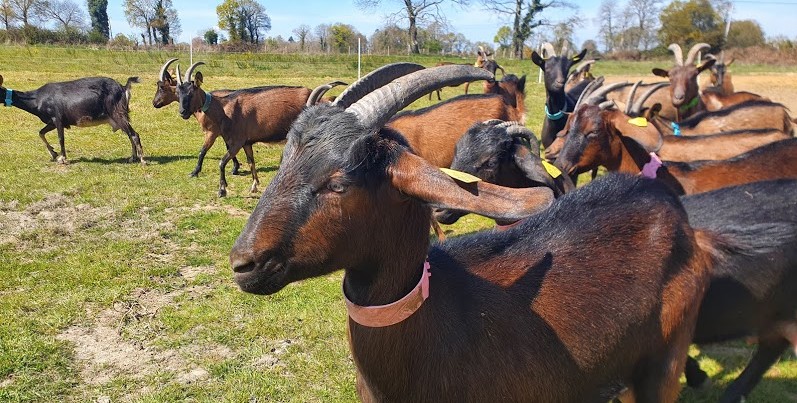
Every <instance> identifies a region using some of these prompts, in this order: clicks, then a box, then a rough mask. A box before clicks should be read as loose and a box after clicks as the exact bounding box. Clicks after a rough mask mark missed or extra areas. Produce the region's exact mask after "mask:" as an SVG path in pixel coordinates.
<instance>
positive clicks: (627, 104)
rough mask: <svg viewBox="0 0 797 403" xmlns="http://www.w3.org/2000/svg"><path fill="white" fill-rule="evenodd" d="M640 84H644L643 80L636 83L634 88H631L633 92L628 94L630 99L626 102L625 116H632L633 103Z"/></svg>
mask: <svg viewBox="0 0 797 403" xmlns="http://www.w3.org/2000/svg"><path fill="white" fill-rule="evenodd" d="M639 84H642V80H639V81H637V82H635V83H634V86H633V87H631V92H629V93H628V99H626V100H625V114H626V115H630V114H631V103H633V102H634V95H635V94H636V89H637V88H639Z"/></svg>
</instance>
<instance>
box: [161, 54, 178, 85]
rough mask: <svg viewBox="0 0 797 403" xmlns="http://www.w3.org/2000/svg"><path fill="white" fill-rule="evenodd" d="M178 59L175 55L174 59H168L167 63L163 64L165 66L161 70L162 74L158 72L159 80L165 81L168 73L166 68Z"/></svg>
mask: <svg viewBox="0 0 797 403" xmlns="http://www.w3.org/2000/svg"><path fill="white" fill-rule="evenodd" d="M176 61H177V58H176V57H175V58H173V59H169V60H167V61H166V63H164V64H163V67H161V72H160V74H158V81H164V78H165V77H166V74H167V73H166V69H168V68H169V65H170V64H172V63H174V62H176Z"/></svg>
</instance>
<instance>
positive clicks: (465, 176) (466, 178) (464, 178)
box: [440, 168, 481, 183]
mask: <svg viewBox="0 0 797 403" xmlns="http://www.w3.org/2000/svg"><path fill="white" fill-rule="evenodd" d="M440 170H441V171H443V172H444V173H445V174H446V175H448V176H450V177H452V178H454V179H456V180H458V181H460V182H465V183H475V182H478V181H480V180H481V179H479V178H477V177H475V176H473V175H471V174H469V173H465V172H462V171H455V170H453V169H448V168H440Z"/></svg>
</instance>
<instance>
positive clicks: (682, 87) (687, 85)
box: [653, 43, 716, 122]
mask: <svg viewBox="0 0 797 403" xmlns="http://www.w3.org/2000/svg"><path fill="white" fill-rule="evenodd" d="M710 47H711V46H709V45H708V44H706V43H698V44H696V45H694V46H692V49H689V54H688V55H687V57H686V61H684V59H683V51H682V50H681V47H680V46H679V45H678V44H675V43H673V44H671V45H670V46H669V48H668V49H670V50H672V52H673V54H674V55H675V66H674V67H672V68H671V69H669V70H664V69H659V68H655V69H653V74H655V75H657V76H659V77H665V78H669V79H670V101H671V102H672V105H673V106H674V107H675V108H676V111H675V116H676V117H675V121H676V122H680V121H681V120H682V119H686V118H688V117H689V116H692V115H693V114H695V113H697V112H701V111H704V110H705V109H706V108H705V105H704V104H703V101H702V100H701V99H700V92H699V88H698V85H697V76H698V75H699V74H700V73H701V72H702V71H703V70H705V69H707V68H709V67H711V66H713V65H714V63H716V60H715V59H706V60H705V61H704V62H703V63H701V64H700V65H698V66H695V65H694V63H695V57H697V53H698V52H700V51H701V50H705V49H708V48H710Z"/></svg>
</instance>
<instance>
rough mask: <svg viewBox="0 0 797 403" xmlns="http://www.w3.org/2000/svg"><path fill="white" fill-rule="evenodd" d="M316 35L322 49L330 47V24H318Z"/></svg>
mask: <svg viewBox="0 0 797 403" xmlns="http://www.w3.org/2000/svg"><path fill="white" fill-rule="evenodd" d="M315 36H316V37H317V38H318V45H319V46H320V47H321V51H322V52H323V51H325V50H327V49H328V47H329V25H327V24H318V26H317V27H315Z"/></svg>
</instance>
